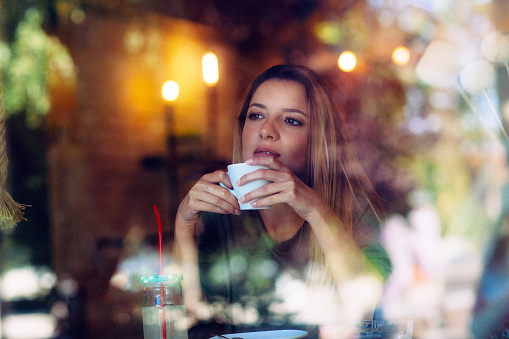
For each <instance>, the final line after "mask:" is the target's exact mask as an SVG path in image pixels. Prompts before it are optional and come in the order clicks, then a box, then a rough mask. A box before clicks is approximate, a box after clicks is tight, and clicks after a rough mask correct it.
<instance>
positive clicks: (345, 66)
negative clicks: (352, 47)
mask: <svg viewBox="0 0 509 339" xmlns="http://www.w3.org/2000/svg"><path fill="white" fill-rule="evenodd" d="M356 66H357V57H356V56H355V54H354V53H353V52H350V51H346V52H343V53H341V55H340V56H339V59H338V67H339V69H340V70H342V71H343V72H352V71H353V70H354V69H355V67H356Z"/></svg>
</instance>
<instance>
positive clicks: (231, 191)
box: [219, 172, 238, 199]
mask: <svg viewBox="0 0 509 339" xmlns="http://www.w3.org/2000/svg"><path fill="white" fill-rule="evenodd" d="M226 174H228V172H226ZM228 176H230V174H228ZM219 186H222V187H224V188H226V189H227V190H228V191H230V193H231V194H233V195H234V196H235V198H237V199H238V197H237V194H235V191H234V190H231V189H229V188H228V187H226V186H225V185H224V184H223V183H222V182H220V183H219Z"/></svg>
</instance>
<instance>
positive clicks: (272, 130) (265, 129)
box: [259, 120, 279, 140]
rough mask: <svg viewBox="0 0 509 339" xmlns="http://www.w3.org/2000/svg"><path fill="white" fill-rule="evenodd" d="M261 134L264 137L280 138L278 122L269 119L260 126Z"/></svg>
mask: <svg viewBox="0 0 509 339" xmlns="http://www.w3.org/2000/svg"><path fill="white" fill-rule="evenodd" d="M259 135H260V137H261V138H262V139H273V140H276V139H278V138H279V133H278V131H277V126H276V122H275V121H271V120H267V121H266V122H265V123H264V124H263V125H262V127H261V128H260V131H259Z"/></svg>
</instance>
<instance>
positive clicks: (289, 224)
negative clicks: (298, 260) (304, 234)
mask: <svg viewBox="0 0 509 339" xmlns="http://www.w3.org/2000/svg"><path fill="white" fill-rule="evenodd" d="M259 212H260V216H261V218H262V221H263V225H264V226H265V229H266V230H267V232H268V233H269V236H270V238H271V239H272V240H274V241H277V242H281V241H285V240H288V239H290V238H292V237H293V236H294V235H295V234H296V233H297V232H298V231H299V229H300V228H301V227H302V224H303V223H304V219H302V218H301V217H300V216H299V215H298V214H297V213H295V211H294V210H293V209H292V208H291V207H290V206H288V205H286V204H278V205H274V206H271V208H269V209H266V210H259Z"/></svg>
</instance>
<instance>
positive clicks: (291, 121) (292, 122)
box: [285, 118, 302, 126]
mask: <svg viewBox="0 0 509 339" xmlns="http://www.w3.org/2000/svg"><path fill="white" fill-rule="evenodd" d="M285 122H286V123H287V124H290V125H293V126H301V125H302V123H301V122H300V121H299V120H297V119H295V118H286V119H285Z"/></svg>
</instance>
